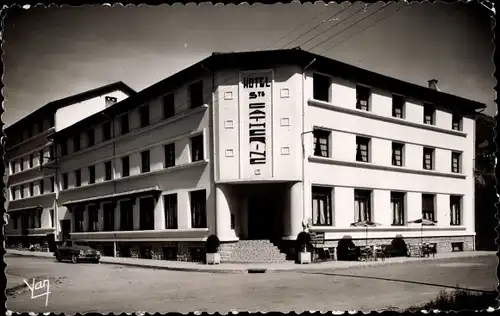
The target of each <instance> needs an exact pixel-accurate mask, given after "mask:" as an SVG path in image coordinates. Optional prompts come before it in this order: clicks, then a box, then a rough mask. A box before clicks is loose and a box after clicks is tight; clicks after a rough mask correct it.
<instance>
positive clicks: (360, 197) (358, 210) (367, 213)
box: [354, 190, 372, 222]
mask: <svg viewBox="0 0 500 316" xmlns="http://www.w3.org/2000/svg"><path fill="white" fill-rule="evenodd" d="M371 195H372V192H371V191H368V190H354V221H355V222H363V221H371V220H372V214H371Z"/></svg>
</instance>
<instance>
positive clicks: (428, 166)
mask: <svg viewBox="0 0 500 316" xmlns="http://www.w3.org/2000/svg"><path fill="white" fill-rule="evenodd" d="M433 158H434V149H432V148H426V147H424V165H423V167H424V169H425V170H432V169H433V168H434V161H433V160H434V159H433Z"/></svg>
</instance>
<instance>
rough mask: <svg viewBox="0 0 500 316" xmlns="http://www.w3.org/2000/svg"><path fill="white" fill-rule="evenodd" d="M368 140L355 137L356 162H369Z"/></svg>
mask: <svg viewBox="0 0 500 316" xmlns="http://www.w3.org/2000/svg"><path fill="white" fill-rule="evenodd" d="M369 145H370V139H369V138H365V137H359V136H357V137H356V161H362V162H369V161H370V155H369V148H368V146H369Z"/></svg>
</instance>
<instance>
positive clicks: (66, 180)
mask: <svg viewBox="0 0 500 316" xmlns="http://www.w3.org/2000/svg"><path fill="white" fill-rule="evenodd" d="M62 176H63V178H62V180H63V181H62V182H63V183H62V185H63V190H66V189H67V188H68V173H64V174H63V175H62Z"/></svg>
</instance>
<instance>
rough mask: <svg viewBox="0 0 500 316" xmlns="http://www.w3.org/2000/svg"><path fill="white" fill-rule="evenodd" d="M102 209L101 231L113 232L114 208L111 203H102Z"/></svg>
mask: <svg viewBox="0 0 500 316" xmlns="http://www.w3.org/2000/svg"><path fill="white" fill-rule="evenodd" d="M102 207H103V217H104V218H103V220H104V225H103V230H104V231H108V232H109V231H114V230H115V207H114V205H113V203H104V204H103V205H102Z"/></svg>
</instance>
